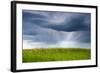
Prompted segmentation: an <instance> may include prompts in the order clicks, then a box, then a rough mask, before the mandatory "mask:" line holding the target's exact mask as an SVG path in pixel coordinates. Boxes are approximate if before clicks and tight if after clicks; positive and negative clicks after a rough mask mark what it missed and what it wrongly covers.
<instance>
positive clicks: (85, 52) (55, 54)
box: [22, 48, 91, 63]
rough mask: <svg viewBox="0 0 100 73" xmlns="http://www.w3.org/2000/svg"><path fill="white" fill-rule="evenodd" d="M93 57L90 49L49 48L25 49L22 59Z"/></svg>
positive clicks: (42, 59)
mask: <svg viewBox="0 0 100 73" xmlns="http://www.w3.org/2000/svg"><path fill="white" fill-rule="evenodd" d="M90 58H91V51H90V49H81V48H47V49H42V48H41V49H23V51H22V61H23V62H24V63H28V62H46V61H68V60H86V59H90Z"/></svg>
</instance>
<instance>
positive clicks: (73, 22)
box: [23, 10, 91, 44]
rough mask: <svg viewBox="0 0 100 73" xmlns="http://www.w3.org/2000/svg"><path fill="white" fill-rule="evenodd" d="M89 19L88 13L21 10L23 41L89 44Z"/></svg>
mask: <svg viewBox="0 0 100 73" xmlns="http://www.w3.org/2000/svg"><path fill="white" fill-rule="evenodd" d="M90 18H91V15H90V14H89V13H71V12H69V13H67V12H52V11H30V10H23V39H24V40H31V42H42V43H45V44H55V43H58V42H61V41H73V42H86V43H90V39H91V38H90V35H91V33H90V27H91V26H90V22H91V21H90Z"/></svg>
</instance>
